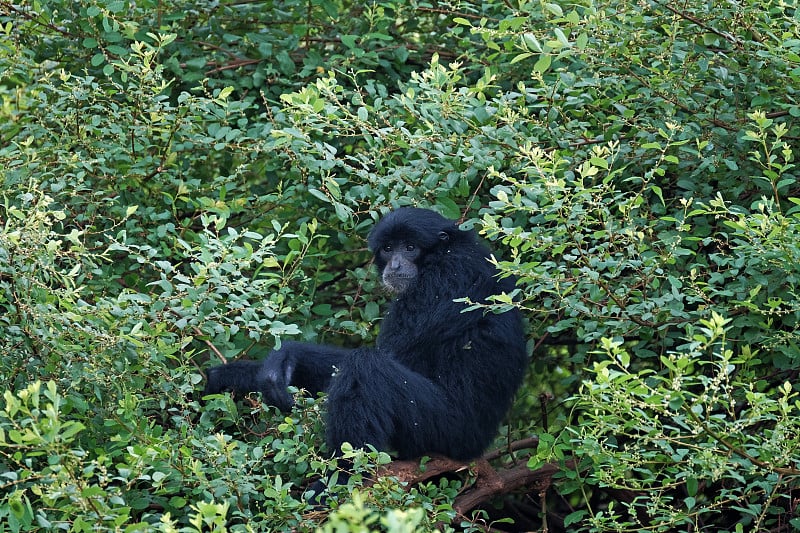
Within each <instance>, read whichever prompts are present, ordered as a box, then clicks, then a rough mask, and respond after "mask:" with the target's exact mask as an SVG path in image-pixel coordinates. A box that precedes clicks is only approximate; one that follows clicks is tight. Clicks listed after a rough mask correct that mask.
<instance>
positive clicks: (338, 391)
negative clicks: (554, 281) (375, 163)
mask: <svg viewBox="0 0 800 533" xmlns="http://www.w3.org/2000/svg"><path fill="white" fill-rule="evenodd" d="M368 242H369V247H370V249H371V250H372V251H373V252H374V254H375V263H376V264H377V266H378V270H379V272H380V274H381V279H382V282H383V284H384V285H385V286H386V287H387V288H388V289H389V290H390V291H392V292H393V293H395V299H394V301H393V302H392V303H391V306H390V307H389V310H388V311H387V312H386V314H385V315H384V318H383V321H382V322H381V325H380V333H379V335H378V339H377V345H376V346H375V347H371V348H370V347H362V348H358V349H354V350H348V349H342V348H335V347H330V346H321V345H315V344H306V343H297V342H286V343H284V344H283V346H282V347H281V349H280V350H277V351H275V352H273V353H272V354H271V355H270V356H269V357H267V359H265V360H264V361H237V362H233V363H229V364H226V365H222V366H218V367H214V368H211V369H209V371H208V384H207V386H206V389H205V394H213V393H218V392H221V391H223V390H234V391H239V392H248V391H258V392H261V393H262V395H263V398H264V401H265V402H267V403H269V404H272V405H275V406H277V407H279V408H280V409H282V410H288V409H289V408H290V407H291V406H292V402H293V400H292V396H291V395H290V394H289V392H288V391H287V386H289V385H294V386H296V387H299V388H303V389H306V390H308V391H309V392H311V393H316V392H319V391H327V393H328V405H327V412H328V414H327V420H326V428H327V430H326V441H327V444H328V446H329V447H330V448H331V450H333V451H334V452H336V451H338V450H339V448H340V446H341V444H342V443H343V442H349V443H350V444H352V445H353V446H354V447H356V448H360V447H364V445H366V444H371V445H373V446H375V447H376V448H378V449H381V450H387V451H389V450H394V451H395V452H396V454H397V456H398V457H399V458H411V457H417V456H420V455H423V454H431V453H438V454H442V455H446V456H448V457H451V458H453V459H460V460H467V459H473V458H475V457H477V456H478V455H480V454H481V453H482V452H483V451H484V450H485V449H486V447H487V446H488V445H489V444H490V443H491V441H492V439H493V438H494V436H495V434H496V432H497V428H498V426H499V424H500V422H501V421H502V419H503V416H504V415H505V413H506V411H507V410H508V408H509V407H510V405H511V401H512V398H513V395H514V392H515V391H516V390H517V388H518V387H519V385H520V382H521V380H522V376H523V372H524V368H525V364H526V347H525V337H524V333H523V329H522V323H521V320H520V316H519V312H518V311H517V310H511V311H508V312H505V313H500V314H496V313H490V312H484V311H483V310H473V311H468V312H464V310H465V309H466V304H464V303H461V302H455V301H454V300H456V299H459V298H465V297H468V298H469V299H470V300H471V301H473V302H485V301H486V300H487V298H488V297H489V296H491V295H493V294H498V293H500V292H510V291H511V290H512V289H513V288H514V280H513V279H510V278H506V279H503V280H500V279H498V277H497V271H496V269H495V267H494V266H493V265H492V264H491V263H490V262H489V260H488V258H489V250H488V249H487V248H486V247H485V246H484V245H482V244H481V243H480V242H479V241H478V239H477V237H476V235H475V234H474V233H473V232H472V231H462V230H460V229H459V228H458V227H457V226H456V224H455V222H453V221H452V220H448V219H446V218H444V217H442V216H441V215H439V214H437V213H435V212H433V211H429V210H426V209H416V208H401V209H398V210H396V211H394V212H392V213H390V214H388V215H387V216H386V217H384V218H383V219H382V220H381V221H380V222H379V223H378V224H377V225H376V226H375V228H374V229H373V231H372V233H370V235H369V241H368Z"/></svg>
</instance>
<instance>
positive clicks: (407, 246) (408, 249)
mask: <svg viewBox="0 0 800 533" xmlns="http://www.w3.org/2000/svg"><path fill="white" fill-rule="evenodd" d="M416 249H417V247H416V246H414V245H413V244H406V252H413V251H414V250H416Z"/></svg>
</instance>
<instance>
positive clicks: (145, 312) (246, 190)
mask: <svg viewBox="0 0 800 533" xmlns="http://www.w3.org/2000/svg"><path fill="white" fill-rule="evenodd" d="M0 33H2V38H0V349H2V351H3V353H4V354H5V355H4V357H2V358H0V390H2V391H3V399H2V403H1V404H0V524H3V525H2V526H0V529H3V530H11V531H37V530H51V529H63V530H75V531H84V530H85V531H90V530H91V531H104V530H114V531H119V530H124V531H140V530H141V531H146V530H163V531H201V530H202V531H207V530H213V531H229V530H230V531H257V530H287V529H291V530H299V531H307V530H321V531H351V530H354V531H373V530H386V531H411V530H420V529H434V528H439V529H445V530H446V529H448V528H451V527H452V528H455V527H458V528H459V529H462V530H470V529H478V528H481V527H486V526H490V525H496V526H497V527H503V524H504V522H507V521H508V520H510V519H512V518H516V519H520V518H525V519H527V521H528V522H527V525H528V526H529V527H531V528H534V527H536V525H537V524H541V527H545V526H547V527H548V528H549V529H550V530H554V531H558V530H569V531H608V530H615V531H620V530H630V531H641V530H654V531H667V530H689V529H705V530H726V531H727V530H730V531H736V530H741V531H744V530H748V531H766V530H770V531H788V530H790V529H791V528H800V523H798V518H797V509H796V502H795V500H794V499H793V496H792V495H793V494H794V493H796V491H797V489H798V479H800V477H799V476H798V469H800V464H798V459H797V458H798V457H800V440H798V439H799V437H798V435H800V428H798V427H797V422H796V420H797V418H798V412H799V411H800V404H798V400H797V394H798V392H800V389H799V388H798V387H800V386H799V385H798V381H797V373H798V368H800V351H799V350H800V348H798V346H800V342H798V335H799V331H798V322H799V320H798V319H800V305H799V304H798V283H800V277H799V276H800V270H799V269H798V266H797V265H798V264H800V248H799V246H800V245H798V242H800V238H798V237H800V207H798V206H799V205H800V199H798V198H800V188H799V187H798V182H799V181H798V179H797V178H798V176H797V167H796V162H795V159H796V157H797V139H798V138H800V126H799V125H798V122H797V120H796V119H797V117H798V116H800V103H799V102H798V87H800V15H798V10H797V9H795V8H794V7H793V6H791V5H788V4H785V3H780V2H777V3H776V2H771V1H766V0H751V1H748V2H745V3H730V2H721V1H716V0H715V1H712V2H706V3H701V2H689V3H684V4H681V5H680V6H677V5H672V4H668V3H664V2H655V1H654V2H645V3H641V2H629V1H627V0H621V1H617V0H615V1H610V0H608V1H604V2H600V3H586V2H582V3H580V2H579V3H565V2H558V1H556V2H528V1H524V0H523V1H519V2H505V1H500V0H487V1H484V2H478V3H476V2H451V1H443V2H438V3H436V4H435V6H431V5H430V4H428V3H424V2H399V1H386V2H380V3H373V4H368V5H364V4H363V3H355V2H346V1H343V0H304V1H299V0H290V1H283V2H271V1H265V2H258V3H248V2H245V3H218V2H199V3H198V2H196V1H193V2H186V1H183V0H169V1H160V2H151V1H144V2H133V3H131V2H128V3H125V2H91V1H88V2H66V1H63V0H54V1H50V2H30V3H22V4H14V3H11V2H7V1H3V0H0ZM402 205H423V206H431V207H434V208H436V209H438V210H439V211H440V212H442V213H443V214H445V215H447V216H450V217H453V218H459V219H461V220H463V221H464V224H465V226H467V227H475V228H477V229H478V230H479V231H481V232H482V234H483V235H485V236H486V237H487V238H488V239H490V240H492V241H493V243H492V244H493V246H494V247H495V248H496V249H497V251H498V264H499V265H500V267H501V268H502V269H503V270H504V271H505V272H507V273H511V274H514V275H516V276H517V277H518V279H519V285H518V291H517V294H515V295H514V296H515V299H511V298H509V297H500V298H498V299H496V301H494V302H492V303H491V304H490V306H491V307H493V310H494V311H498V310H502V309H504V308H507V307H508V306H509V305H516V306H519V307H520V308H522V309H523V310H524V311H525V312H526V316H527V319H528V323H529V331H530V337H531V346H532V348H533V359H532V362H531V366H530V371H529V373H528V376H527V379H526V382H525V385H524V387H523V390H522V391H521V392H520V394H519V398H518V401H517V403H516V405H515V407H514V409H513V410H512V413H511V414H510V415H509V426H508V428H504V432H506V429H507V433H508V436H510V438H512V439H516V438H522V437H527V436H530V435H532V434H533V435H538V436H539V445H538V447H537V448H536V449H535V450H530V452H529V456H526V457H528V464H529V466H530V468H533V469H535V468H538V467H540V466H542V465H543V464H545V463H555V464H557V465H559V466H560V468H561V469H560V472H559V474H558V475H557V476H556V478H555V479H554V480H553V481H554V482H553V485H552V486H551V487H550V488H549V489H548V491H547V494H546V498H544V500H540V487H536V488H529V491H530V493H529V494H526V495H525V496H524V497H525V498H526V499H532V500H533V501H534V503H535V504H536V505H533V506H531V505H529V504H530V502H525V503H526V505H525V506H517V505H508V504H507V503H508V502H506V501H503V499H501V498H498V499H496V500H495V501H492V502H485V503H484V505H483V506H482V508H480V509H477V510H475V511H472V510H471V509H470V511H469V512H468V513H467V514H468V515H465V516H461V515H458V514H457V513H456V510H455V509H457V508H458V506H457V505H456V504H457V503H458V497H459V495H460V494H461V493H460V491H461V490H462V485H465V484H469V483H472V482H473V480H470V479H469V478H467V477H464V478H459V479H448V478H443V479H439V480H436V481H432V482H428V483H422V484H419V485H415V486H409V487H403V486H401V485H400V484H399V483H397V482H396V480H394V479H392V478H380V479H378V480H376V483H375V484H373V485H372V486H370V487H367V488H357V487H358V486H360V485H361V484H362V481H363V475H364V474H367V475H369V473H374V472H375V469H376V468H378V466H379V465H381V464H385V462H386V461H387V459H388V457H387V456H386V455H385V454H378V453H376V452H364V451H353V450H348V451H347V454H348V456H349V457H350V458H351V459H352V461H353V471H352V472H351V474H352V476H351V477H350V481H349V482H348V485H344V486H341V487H336V488H334V489H333V490H334V498H333V499H332V505H331V508H330V509H326V510H319V509H314V508H313V507H312V506H310V505H309V504H308V503H307V502H306V501H305V500H304V498H303V492H304V491H305V490H306V488H307V487H308V486H309V485H310V484H311V483H312V482H313V481H314V480H315V479H317V478H318V477H319V476H322V475H326V473H328V472H330V471H335V469H336V468H337V465H334V464H332V463H331V462H330V461H328V460H326V459H324V457H327V454H328V452H329V450H325V449H324V446H323V445H322V443H321V435H322V431H321V425H322V416H321V413H322V409H323V404H322V403H321V402H318V401H317V400H316V399H308V398H307V399H302V398H301V397H300V396H298V399H299V402H298V403H299V406H298V408H297V409H295V410H294V411H292V413H290V414H288V415H280V414H278V413H277V412H275V411H274V410H273V409H271V408H269V407H267V406H262V405H260V404H259V403H258V398H255V397H253V398H248V399H246V400H245V401H243V402H234V401H233V400H231V399H230V398H229V397H227V396H214V397H211V398H208V399H206V401H205V403H203V404H202V405H201V402H200V398H199V397H198V395H199V394H198V391H199V389H200V388H201V382H202V379H203V378H202V369H203V368H206V367H207V366H209V365H211V364H217V363H219V362H220V361H222V360H229V359H232V358H237V357H250V358H259V357H263V355H264V354H265V353H266V352H267V351H268V349H269V348H270V347H273V346H275V345H277V344H278V343H280V342H281V341H282V340H284V339H287V338H298V339H304V340H313V341H318V342H334V343H337V344H342V345H346V346H354V345H360V344H363V343H371V342H373V340H374V335H375V332H376V329H377V327H378V326H379V324H378V323H377V321H378V319H379V317H380V309H381V305H382V303H383V302H382V298H383V297H384V296H383V294H382V293H381V291H380V290H379V289H378V281H377V280H376V279H375V276H374V275H373V274H372V273H371V271H370V257H369V253H368V252H367V251H366V246H365V237H366V235H367V233H368V231H369V228H370V227H371V225H372V224H373V222H374V220H376V219H377V218H378V217H379V216H380V215H381V213H383V212H385V211H386V210H388V209H390V208H393V207H397V206H402ZM548 395H552V396H553V397H554V398H556V401H555V402H552V403H551V404H550V407H549V408H548V409H547V411H546V412H545V411H544V410H543V409H542V408H541V407H540V399H541V398H546V397H548ZM541 402H545V400H541ZM545 403H546V402H545ZM540 413H541V414H540ZM503 438H506V437H505V435H504V437H499V438H498V445H500V444H502V442H501V439H503ZM523 460H524V458H523ZM502 466H503V461H502V460H501V461H499V462H498V467H502ZM351 492H352V495H351V494H350V493H351ZM531 508H533V509H535V510H536V511H539V510H541V509H544V510H545V512H548V513H549V514H548V515H541V516H540V515H539V514H538V513H537V512H533V513H530V512H528V513H525V512H524V510H525V509H531ZM513 509H516V510H517V511H519V510H520V509H523V511H522V512H523V514H526V516H524V517H520V516H518V515H517V516H515V515H514V513H513V512H512V510H513ZM558 516H563V517H565V518H564V519H563V522H561V521H560V520H558V519H556V518H555V517H558ZM494 520H497V522H493V521H494ZM545 520H547V521H545ZM522 523H525V522H522ZM448 524H450V525H448ZM532 524H533V525H532Z"/></svg>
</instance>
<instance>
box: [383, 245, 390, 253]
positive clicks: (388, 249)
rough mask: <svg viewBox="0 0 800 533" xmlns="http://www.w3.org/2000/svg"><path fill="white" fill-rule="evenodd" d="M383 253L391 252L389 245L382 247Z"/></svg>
mask: <svg viewBox="0 0 800 533" xmlns="http://www.w3.org/2000/svg"><path fill="white" fill-rule="evenodd" d="M383 251H384V252H387V253H390V252H391V251H392V245H391V244H387V245H386V246H384V247H383Z"/></svg>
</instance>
